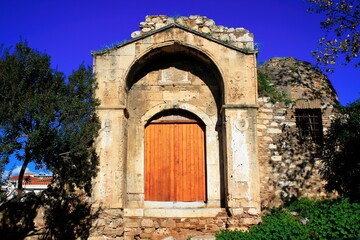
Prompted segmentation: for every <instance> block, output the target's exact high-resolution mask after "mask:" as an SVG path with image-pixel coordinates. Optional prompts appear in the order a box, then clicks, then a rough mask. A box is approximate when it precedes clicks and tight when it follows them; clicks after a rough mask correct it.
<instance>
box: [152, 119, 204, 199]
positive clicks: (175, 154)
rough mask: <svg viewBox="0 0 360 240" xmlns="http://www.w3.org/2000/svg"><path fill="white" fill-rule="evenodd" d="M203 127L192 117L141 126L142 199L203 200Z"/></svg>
mask: <svg viewBox="0 0 360 240" xmlns="http://www.w3.org/2000/svg"><path fill="white" fill-rule="evenodd" d="M205 178H206V177H205V148H204V131H203V129H202V128H201V127H200V126H199V124H198V123H197V122H196V121H160V122H152V123H150V124H149V125H148V126H147V127H146V128H145V200H148V201H184V202H190V201H205V199H206V190H205V189H206V186H205Z"/></svg>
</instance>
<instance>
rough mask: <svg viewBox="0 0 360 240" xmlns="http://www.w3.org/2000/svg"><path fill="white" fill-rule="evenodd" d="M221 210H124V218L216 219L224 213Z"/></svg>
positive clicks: (223, 210)
mask: <svg viewBox="0 0 360 240" xmlns="http://www.w3.org/2000/svg"><path fill="white" fill-rule="evenodd" d="M224 212H225V209H223V208H199V209H194V208H172V209H142V208H133V209H131V208H125V209H124V216H125V217H159V218H184V217H189V218H197V217H216V216H217V215H218V214H219V213H224Z"/></svg>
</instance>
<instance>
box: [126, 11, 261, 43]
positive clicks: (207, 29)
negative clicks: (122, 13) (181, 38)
mask: <svg viewBox="0 0 360 240" xmlns="http://www.w3.org/2000/svg"><path fill="white" fill-rule="evenodd" d="M174 23H175V24H178V25H181V26H184V27H186V28H189V29H191V30H194V31H197V32H199V33H201V34H203V35H205V36H209V37H212V38H215V39H218V40H220V41H222V42H225V43H227V44H231V45H234V46H236V47H238V48H246V49H251V50H254V36H253V34H252V33H250V32H249V31H248V30H246V29H245V28H233V27H230V28H228V27H224V26H220V25H219V26H218V25H216V24H215V21H214V20H212V19H210V18H207V17H206V16H199V15H191V16H189V17H183V16H182V17H168V16H166V15H151V16H146V17H145V21H144V22H141V23H140V31H135V32H133V33H132V34H131V37H132V38H136V37H139V36H141V35H144V34H148V33H150V32H151V31H154V30H157V29H160V28H162V27H165V26H167V25H169V24H174Z"/></svg>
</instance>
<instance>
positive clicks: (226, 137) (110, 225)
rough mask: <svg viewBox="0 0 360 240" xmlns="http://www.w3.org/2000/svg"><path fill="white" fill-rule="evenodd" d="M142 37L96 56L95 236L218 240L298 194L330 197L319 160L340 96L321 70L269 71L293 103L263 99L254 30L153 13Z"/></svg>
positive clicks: (300, 65) (270, 66)
mask: <svg viewBox="0 0 360 240" xmlns="http://www.w3.org/2000/svg"><path fill="white" fill-rule="evenodd" d="M140 28H141V31H137V32H134V33H133V34H132V40H130V41H127V42H125V43H122V44H119V45H118V46H115V47H113V48H109V49H105V50H102V51H98V52H94V53H93V57H94V71H95V76H96V78H97V80H98V85H99V88H98V91H97V97H98V98H99V99H100V100H101V106H100V107H99V109H98V114H99V117H100V120H101V123H102V129H101V132H100V136H99V139H98V141H97V151H98V154H99V156H100V166H99V174H98V177H97V178H96V179H95V180H94V185H93V189H94V190H93V200H94V203H95V206H98V207H100V208H101V209H102V213H101V214H100V216H99V219H98V220H97V221H96V222H95V223H94V230H93V232H92V238H93V239H97V238H99V239H102V236H106V237H109V238H116V237H125V238H126V239H133V238H141V239H146V238H148V239H156V238H159V239H161V238H163V237H165V236H174V237H176V238H177V239H186V238H187V237H189V236H197V235H203V234H207V233H208V234H214V233H215V232H216V231H219V230H220V229H235V228H243V227H246V226H249V225H251V224H256V223H258V222H259V221H260V217H261V210H262V209H264V208H267V207H272V206H275V205H278V204H280V203H281V201H282V200H283V199H284V198H287V197H291V196H296V197H299V196H317V197H319V196H323V195H324V194H325V192H324V191H323V184H324V183H323V182H322V181H321V179H320V178H319V174H318V168H319V159H317V158H316V156H315V155H314V154H313V153H314V151H312V148H309V147H308V146H307V147H306V148H305V149H302V147H303V148H304V146H303V145H302V143H301V142H299V141H298V140H296V139H299V138H297V137H296V136H302V137H304V139H305V138H307V139H309V138H310V139H312V141H315V142H316V143H318V144H321V141H322V137H323V132H324V130H326V128H327V127H328V126H329V123H330V117H331V115H332V114H333V109H334V105H336V103H337V99H336V94H335V92H334V90H333V89H332V88H331V85H330V83H329V81H328V80H327V78H326V77H325V76H324V75H322V74H321V73H320V72H318V71H316V70H314V69H313V68H312V67H311V65H309V64H307V63H304V62H300V61H297V60H295V59H291V58H285V59H272V60H270V61H268V62H267V63H265V64H264V65H263V66H262V67H261V68H260V69H259V71H261V72H263V73H264V74H266V75H267V76H269V79H272V81H273V83H272V84H275V85H278V86H280V87H281V91H283V92H285V93H287V96H288V97H289V98H290V100H291V103H288V104H285V103H283V102H275V103H271V101H270V98H269V97H266V96H264V97H263V96H262V97H259V96H258V82H257V63H256V55H257V51H256V49H255V48H254V40H253V35H252V34H251V33H250V32H249V31H248V30H246V29H244V28H235V29H234V28H226V27H223V26H217V25H215V23H214V21H213V20H211V19H208V18H206V17H201V16H190V17H189V18H186V17H180V18H176V19H175V18H170V17H166V16H162V15H161V16H147V17H146V20H145V22H142V23H140Z"/></svg>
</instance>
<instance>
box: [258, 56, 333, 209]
mask: <svg viewBox="0 0 360 240" xmlns="http://www.w3.org/2000/svg"><path fill="white" fill-rule="evenodd" d="M259 71H260V72H262V73H264V74H266V75H267V76H268V77H269V79H270V80H271V82H272V83H273V84H275V85H276V86H277V87H278V88H279V89H280V90H281V91H283V92H285V93H286V94H287V95H288V97H289V98H290V99H291V101H292V104H290V105H287V106H286V105H285V104H284V103H279V102H277V103H271V102H270V99H269V98H268V97H262V98H259V99H258V105H259V109H258V119H257V120H258V122H257V124H258V125H257V129H258V143H259V155H258V158H259V165H260V181H261V202H262V204H261V205H262V209H266V208H269V207H273V206H278V205H280V204H281V203H283V201H284V200H287V199H290V198H292V197H297V198H299V197H317V198H322V197H325V196H329V195H331V194H329V193H327V192H326V191H325V189H324V186H325V184H326V182H325V181H323V180H322V178H321V175H320V172H319V170H320V168H321V159H320V158H319V156H320V155H319V152H318V151H317V150H318V149H317V147H316V146H315V145H314V143H312V142H311V141H304V140H303V139H300V138H299V130H298V128H297V126H296V117H295V110H296V109H321V113H322V124H323V132H324V134H325V135H326V131H327V129H328V128H329V127H330V124H331V118H332V116H333V115H334V114H335V112H336V106H337V104H338V100H337V96H336V93H335V91H334V89H333V88H332V86H331V84H330V82H329V80H328V79H327V77H326V76H325V75H324V74H322V73H321V72H320V71H318V70H316V69H315V68H314V67H312V66H311V65H310V64H309V63H306V62H303V61H299V60H296V59H294V58H273V59H270V60H269V61H268V62H266V63H265V64H264V65H263V66H261V67H260V68H259Z"/></svg>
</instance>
